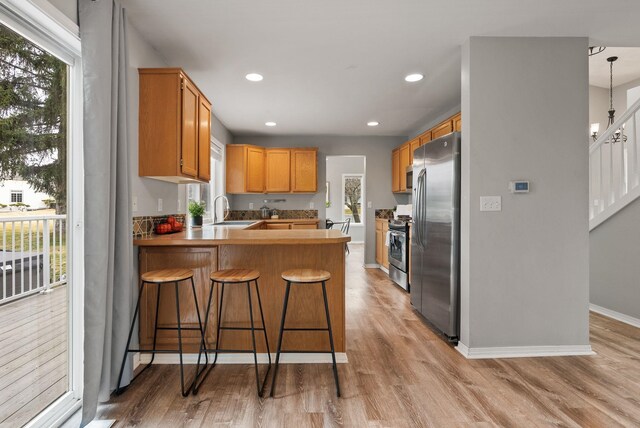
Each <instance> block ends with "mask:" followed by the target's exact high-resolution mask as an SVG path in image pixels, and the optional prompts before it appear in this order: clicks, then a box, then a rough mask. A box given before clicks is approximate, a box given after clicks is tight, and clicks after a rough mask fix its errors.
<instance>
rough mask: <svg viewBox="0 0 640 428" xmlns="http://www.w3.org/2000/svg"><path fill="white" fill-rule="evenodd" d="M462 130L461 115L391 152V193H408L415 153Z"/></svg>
mask: <svg viewBox="0 0 640 428" xmlns="http://www.w3.org/2000/svg"><path fill="white" fill-rule="evenodd" d="M461 130H462V118H461V116H460V113H458V114H456V115H455V116H451V117H450V118H449V119H447V120H445V121H443V122H441V123H439V124H438V125H436V126H434V127H433V128H431V129H429V130H427V131H425V132H423V133H422V134H420V135H418V136H417V137H415V138H414V139H413V140H410V141H407V142H406V143H404V144H403V145H401V146H400V147H396V148H395V149H394V150H393V152H391V191H393V192H407V180H406V172H407V166H409V165H413V152H414V151H415V150H416V149H417V148H418V147H420V146H423V145H425V144H427V143H429V142H430V141H431V140H435V139H436V138H440V137H442V136H444V135H447V134H449V133H451V132H454V131H457V132H460V131H461Z"/></svg>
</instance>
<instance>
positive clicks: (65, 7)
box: [36, 0, 78, 24]
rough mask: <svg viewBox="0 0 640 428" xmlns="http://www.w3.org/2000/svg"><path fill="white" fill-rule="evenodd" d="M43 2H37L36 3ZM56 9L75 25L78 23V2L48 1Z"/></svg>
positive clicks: (38, 0)
mask: <svg viewBox="0 0 640 428" xmlns="http://www.w3.org/2000/svg"><path fill="white" fill-rule="evenodd" d="M41 1H42V0H36V3H39V2H41ZM48 1H49V3H51V4H52V5H53V6H54V7H55V8H56V9H58V10H59V11H60V12H62V13H63V14H64V15H65V16H66V17H67V18H69V19H70V20H71V21H73V22H74V23H76V24H77V23H78V0H48Z"/></svg>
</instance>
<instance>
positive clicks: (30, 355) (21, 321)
mask: <svg viewBox="0 0 640 428" xmlns="http://www.w3.org/2000/svg"><path fill="white" fill-rule="evenodd" d="M66 297H67V287H66V286H60V287H57V288H55V289H54V290H53V291H51V292H50V293H47V294H34V295H31V296H28V297H25V298H23V299H20V300H16V301H14V302H11V303H7V304H6V305H3V306H0V426H3V427H4V426H7V427H20V426H22V425H24V424H25V423H27V422H28V421H29V420H30V419H32V418H33V417H34V416H36V415H37V414H38V413H40V412H41V411H42V410H43V409H44V408H46V407H47V406H48V405H49V404H51V403H52V402H53V401H55V400H56V399H57V398H58V397H60V396H61V395H62V394H64V393H65V392H66V391H67V387H68V380H67V371H68V365H67V298H66Z"/></svg>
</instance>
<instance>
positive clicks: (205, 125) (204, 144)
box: [198, 96, 211, 181]
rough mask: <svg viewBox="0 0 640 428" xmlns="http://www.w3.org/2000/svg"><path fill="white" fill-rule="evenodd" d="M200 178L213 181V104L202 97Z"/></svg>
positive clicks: (199, 154) (199, 156) (200, 106)
mask: <svg viewBox="0 0 640 428" xmlns="http://www.w3.org/2000/svg"><path fill="white" fill-rule="evenodd" d="M198 178H199V179H200V180H202V181H209V180H211V104H209V102H208V101H207V100H206V99H205V98H204V97H202V96H200V105H199V108H198Z"/></svg>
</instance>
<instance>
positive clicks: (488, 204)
mask: <svg viewBox="0 0 640 428" xmlns="http://www.w3.org/2000/svg"><path fill="white" fill-rule="evenodd" d="M480 211H502V197H501V196H480Z"/></svg>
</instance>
